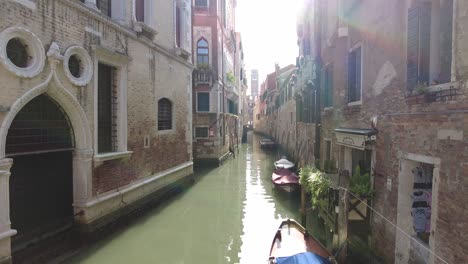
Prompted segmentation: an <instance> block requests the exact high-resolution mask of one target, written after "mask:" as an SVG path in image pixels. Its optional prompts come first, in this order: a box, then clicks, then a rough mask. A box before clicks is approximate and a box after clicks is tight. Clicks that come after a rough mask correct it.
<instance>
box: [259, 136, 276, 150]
mask: <svg viewBox="0 0 468 264" xmlns="http://www.w3.org/2000/svg"><path fill="white" fill-rule="evenodd" d="M260 147H262V148H266V149H273V148H275V147H276V143H275V142H274V141H273V140H271V139H269V138H262V139H261V140H260Z"/></svg>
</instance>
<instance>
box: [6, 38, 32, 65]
mask: <svg viewBox="0 0 468 264" xmlns="http://www.w3.org/2000/svg"><path fill="white" fill-rule="evenodd" d="M23 42H24V41H22V40H21V39H19V38H12V39H10V41H8V43H7V46H6V52H7V57H8V59H9V60H10V61H11V62H13V64H14V65H16V66H18V67H20V68H26V67H28V60H29V51H28V46H26V45H25V44H24V43H23Z"/></svg>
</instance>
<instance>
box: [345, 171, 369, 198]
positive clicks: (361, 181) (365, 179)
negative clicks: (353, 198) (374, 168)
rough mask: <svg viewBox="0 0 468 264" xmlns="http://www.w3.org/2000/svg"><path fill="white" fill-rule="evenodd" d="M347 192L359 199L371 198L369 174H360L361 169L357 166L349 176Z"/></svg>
mask: <svg viewBox="0 0 468 264" xmlns="http://www.w3.org/2000/svg"><path fill="white" fill-rule="evenodd" d="M349 190H350V191H351V192H352V193H354V194H356V195H358V196H360V197H372V196H373V195H374V190H373V189H372V187H371V180H370V174H369V173H368V172H366V173H364V174H361V168H360V167H359V166H357V167H356V170H355V171H354V174H353V175H352V176H351V179H350V182H349Z"/></svg>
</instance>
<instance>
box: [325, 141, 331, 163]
mask: <svg viewBox="0 0 468 264" xmlns="http://www.w3.org/2000/svg"><path fill="white" fill-rule="evenodd" d="M325 160H332V153H331V140H325Z"/></svg>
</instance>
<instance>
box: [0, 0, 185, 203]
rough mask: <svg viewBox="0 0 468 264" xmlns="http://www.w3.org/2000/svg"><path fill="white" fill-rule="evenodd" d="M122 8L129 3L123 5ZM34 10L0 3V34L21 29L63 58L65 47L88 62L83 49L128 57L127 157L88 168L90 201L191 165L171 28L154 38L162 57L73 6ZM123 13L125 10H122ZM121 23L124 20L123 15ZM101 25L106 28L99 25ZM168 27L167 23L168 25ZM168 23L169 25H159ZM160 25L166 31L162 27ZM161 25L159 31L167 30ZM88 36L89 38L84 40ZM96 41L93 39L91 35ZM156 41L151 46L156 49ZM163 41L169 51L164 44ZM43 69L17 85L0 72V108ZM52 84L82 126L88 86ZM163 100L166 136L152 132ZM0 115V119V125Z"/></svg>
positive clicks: (47, 3) (90, 102)
mask: <svg viewBox="0 0 468 264" xmlns="http://www.w3.org/2000/svg"><path fill="white" fill-rule="evenodd" d="M159 2H165V4H164V5H161V6H159V7H158V8H159V9H158V10H159V11H158V12H164V13H165V14H169V15H170V17H172V13H173V12H172V11H173V4H172V2H171V3H169V1H159ZM128 3H129V4H130V2H128ZM36 4H37V9H36V10H31V9H29V8H26V7H24V6H22V5H19V4H16V3H14V2H12V1H1V2H0V17H2V19H0V31H2V30H4V29H5V28H7V27H10V26H22V27H25V28H28V29H29V30H31V31H32V32H34V33H35V34H36V35H37V36H38V37H39V39H40V40H41V41H42V43H43V44H44V48H45V50H46V51H47V50H48V48H49V45H50V43H52V42H53V41H55V42H57V43H58V44H59V46H60V48H61V49H62V50H61V51H62V53H63V51H64V50H65V49H66V48H67V47H69V46H72V45H80V46H82V47H84V48H85V49H86V50H87V51H88V53H89V54H90V55H91V57H92V58H93V59H94V53H93V51H92V49H91V45H100V46H102V47H104V48H106V49H109V50H113V51H115V52H118V53H121V54H124V55H126V56H128V57H129V58H130V61H129V64H128V72H127V73H125V74H127V79H128V82H127V85H128V88H127V90H128V91H127V111H128V113H127V118H128V123H127V128H128V140H127V142H128V150H130V151H133V154H132V156H131V157H130V158H129V159H127V160H112V161H105V162H103V163H102V164H99V163H96V164H95V166H94V170H93V194H97V193H102V192H106V191H109V190H112V189H115V188H117V187H120V186H123V185H126V184H128V183H131V182H132V181H134V180H137V179H139V178H144V177H147V176H150V175H154V174H156V173H158V172H162V171H164V170H167V169H169V168H171V167H174V166H176V165H179V164H181V163H184V162H188V161H190V160H191V155H192V154H191V152H192V143H191V138H192V133H191V125H190V124H189V119H188V118H187V116H191V69H190V67H189V66H188V65H187V64H185V63H183V62H181V61H182V60H179V59H178V58H177V57H176V56H175V54H174V53H173V50H172V48H173V47H174V46H173V44H172V43H173V41H172V40H173V33H171V32H172V30H173V28H172V27H170V29H167V30H164V31H162V33H161V35H160V37H161V38H162V39H163V40H164V41H163V46H166V47H168V46H171V45H172V46H171V49H167V50H166V51H165V52H166V53H168V54H171V53H172V55H165V54H163V53H162V52H160V51H158V49H155V48H154V47H151V45H150V44H149V42H147V41H141V40H140V38H141V37H137V35H136V34H135V33H134V32H133V31H132V29H131V27H130V25H126V26H120V25H117V24H116V23H115V22H110V21H111V19H110V18H107V17H105V16H103V15H99V16H101V17H102V19H97V18H96V17H93V16H90V15H89V12H90V11H89V10H88V9H83V8H78V7H77V6H80V5H82V4H81V3H79V1H66V0H60V1H59V0H54V1H52V0H43V1H36ZM129 8H130V7H127V10H131V9H129ZM127 15H128V17H127V19H126V21H127V22H128V21H130V19H129V17H130V16H131V14H130V12H128V14H127ZM103 20H104V21H109V22H103ZM168 21H173V19H170V20H168ZM167 23H169V22H167ZM167 23H166V24H167ZM166 24H164V25H163V24H161V26H167V27H169V26H168V25H166ZM88 31H95V32H98V33H97V34H95V33H89V32H88ZM99 35H101V36H99ZM159 41H160V40H159V39H158V36H157V37H156V42H157V43H159ZM169 42H170V43H171V44H169ZM49 72H50V69H49V68H48V67H46V68H45V69H44V70H43V72H42V73H41V74H40V75H38V76H37V77H34V78H31V79H21V80H20V79H19V78H17V77H15V76H13V75H12V74H10V73H9V72H7V71H6V70H5V69H4V68H3V67H0V80H2V86H1V87H0V90H1V95H2V96H0V105H2V106H5V107H9V106H11V105H12V103H13V102H14V101H15V100H16V99H17V98H19V97H20V96H21V95H23V94H24V93H25V92H27V91H28V90H30V89H31V88H33V87H34V86H36V85H37V84H39V83H41V82H43V81H44V80H45V78H46V77H47V75H48V74H49ZM59 78H60V79H61V81H62V83H63V84H64V86H65V88H66V89H67V90H68V91H69V92H70V93H71V94H72V95H74V96H76V98H77V99H78V101H79V102H80V104H81V106H82V107H83V109H84V111H85V113H86V115H87V118H88V121H89V124H90V127H91V129H92V130H93V132H92V133H93V134H94V127H95V124H94V122H93V120H94V114H95V109H94V100H95V98H94V89H95V87H94V83H95V82H94V80H95V78H96V76H94V77H93V80H92V81H91V82H90V84H89V85H87V86H86V87H76V86H74V85H72V84H70V83H69V82H68V81H67V80H66V78H65V76H64V74H63V72H62V70H61V67H59ZM161 98H168V99H169V100H170V101H171V102H172V107H173V119H174V120H175V121H174V123H173V126H174V128H173V130H171V131H169V132H161V131H158V130H157V101H158V100H159V99H161ZM4 115H5V114H4V113H1V114H0V122H1V121H3V118H4ZM145 136H149V138H150V147H149V148H144V147H143V145H144V137H145Z"/></svg>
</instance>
